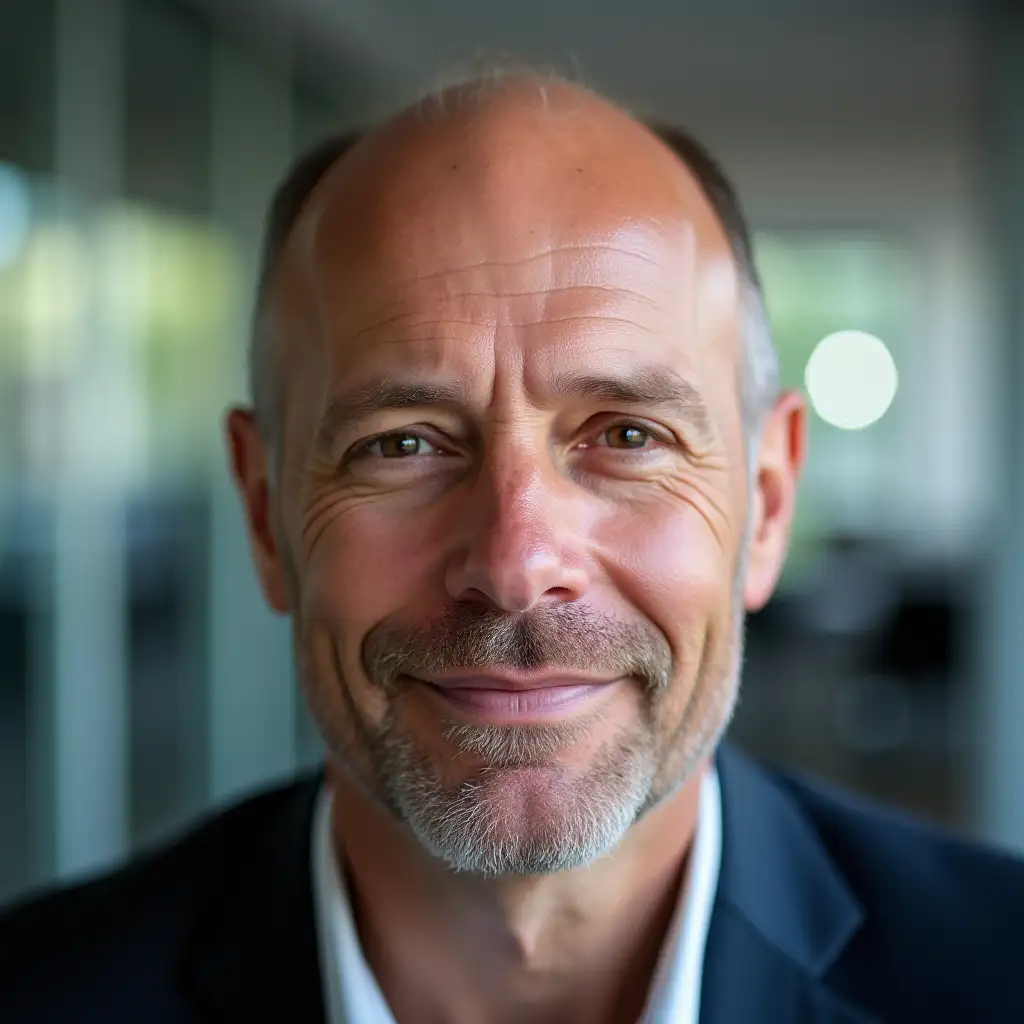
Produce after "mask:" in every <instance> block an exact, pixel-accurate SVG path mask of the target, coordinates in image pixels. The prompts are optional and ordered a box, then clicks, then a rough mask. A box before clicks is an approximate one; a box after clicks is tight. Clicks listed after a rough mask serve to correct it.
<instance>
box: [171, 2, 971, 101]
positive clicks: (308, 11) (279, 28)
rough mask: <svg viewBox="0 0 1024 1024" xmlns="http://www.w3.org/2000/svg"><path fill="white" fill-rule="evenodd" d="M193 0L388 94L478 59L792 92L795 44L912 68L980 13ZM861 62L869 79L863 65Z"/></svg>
mask: <svg viewBox="0 0 1024 1024" xmlns="http://www.w3.org/2000/svg"><path fill="white" fill-rule="evenodd" d="M184 2H186V3H188V4H190V5H192V6H197V7H202V8H203V9H205V10H206V11H207V12H209V13H210V14H212V16H213V17H215V18H216V19H217V20H219V21H220V22H222V23H223V24H225V25H226V26H229V27H230V28H231V29H232V30H234V31H243V32H246V33H247V34H249V35H252V34H254V33H259V34H260V35H262V36H263V37H264V38H265V39H266V40H268V41H270V43H271V45H274V44H280V41H281V40H290V41H291V44H292V46H293V49H292V50H291V55H292V57H293V59H294V66H295V67H296V68H297V69H299V70H300V72H302V73H303V74H304V76H305V77H307V78H308V79H309V80H310V81H311V82H316V83H317V84H318V85H319V86H320V87H322V88H325V89H327V90H332V89H334V88H336V87H338V86H341V85H345V86H349V87H350V86H351V85H352V83H353V81H355V80H361V81H363V82H365V83H366V85H367V86H369V87H371V88H372V89H373V90H374V92H375V93H376V94H378V95H381V96H382V97H383V98H385V99H391V98H399V97H402V96H404V95H406V94H407V93H408V92H409V91H411V90H413V89H416V88H418V87H420V86H422V85H423V83H424V80H425V79H426V80H429V79H430V78H431V77H433V76H435V75H436V74H437V72H438V70H439V69H444V68H445V67H447V66H449V65H451V64H453V63H455V62H458V61H464V60H466V59H467V58H472V57H474V56H478V55H480V54H482V53H483V54H488V55H494V54H502V55H512V56H515V57H516V58H519V59H523V60H526V61H529V62H530V63H533V64H541V65H548V64H553V65H555V66H557V67H559V68H560V69H565V68H566V66H567V65H568V67H569V69H570V70H573V71H576V70H578V71H581V72H582V74H583V76H584V77H585V78H586V79H587V80H588V81H592V82H594V83H595V84H598V85H600V86H601V87H603V88H605V89H609V90H611V91H613V92H615V93H616V94H622V93H625V94H627V96H629V97H633V96H639V97H640V98H646V97H647V95H649V94H654V95H658V94H661V93H663V92H664V91H665V90H666V89H671V88H672V87H673V86H674V85H675V84H677V83H684V82H685V83H687V84H688V83H689V82H691V81H697V80H702V79H707V80H708V81H711V82H715V83H716V84H717V85H718V86H720V87H723V88H729V87H732V88H734V89H737V90H739V91H742V92H746V91H747V90H748V89H749V87H750V80H751V79H753V80H754V81H755V82H756V85H757V88H758V89H761V88H763V87H765V85H766V84H767V85H769V86H770V85H771V83H772V82H775V83H776V86H777V87H778V88H786V89H787V91H790V92H792V91H794V90H793V89H792V88H790V87H791V86H793V85H795V84H796V83H795V82H794V81H793V80H792V79H793V76H794V75H796V74H797V71H798V69H795V68H794V67H793V66H792V63H791V61H790V59H789V55H790V54H791V53H792V52H793V51H794V50H795V49H798V48H799V49H801V50H803V51H806V52H808V53H809V54H810V55H811V56H812V57H813V58H815V59H814V60H812V61H811V63H812V65H813V64H815V63H816V64H818V65H821V67H822V69H823V70H824V71H826V72H827V71H828V70H829V67H830V55H829V50H830V46H829V42H830V41H835V40H841V39H844V38H845V39H846V41H847V45H846V47H845V51H844V52H850V46H849V40H850V38H851V37H852V39H853V41H854V42H856V43H858V44H859V45H860V47H861V50H862V51H863V52H862V56H863V57H864V59H867V60H870V55H871V50H872V39H873V37H874V36H875V35H877V34H878V33H879V32H882V33H883V34H885V33H887V34H888V35H889V36H892V35H893V34H894V33H895V35H896V37H897V38H898V40H899V42H900V45H901V46H902V48H903V51H904V58H905V59H906V60H908V61H909V62H910V63H911V65H913V64H914V62H915V61H916V60H920V58H921V54H920V53H919V51H920V49H921V48H920V46H919V45H918V40H919V38H920V36H921V35H922V30H923V34H924V35H927V34H928V32H929V29H930V27H931V26H934V25H936V24H953V23H956V22H957V21H958V20H960V19H963V18H964V17H966V12H969V10H970V3H969V0H672V2H668V0H629V2H628V3H623V2H622V0H514V2H505V3H494V2H488V0H260V2H259V3H258V4H254V3H253V0H184ZM925 50H927V47H925ZM773 55H774V59H773ZM924 56H925V57H928V56H929V55H928V54H927V53H925V54H924ZM932 56H934V55H932ZM859 64H860V66H859V68H858V71H859V72H862V71H863V60H862V61H861V62H859ZM745 69H746V72H747V73H746V74H745V73H744V72H745ZM723 71H727V72H728V74H727V75H726V74H723Z"/></svg>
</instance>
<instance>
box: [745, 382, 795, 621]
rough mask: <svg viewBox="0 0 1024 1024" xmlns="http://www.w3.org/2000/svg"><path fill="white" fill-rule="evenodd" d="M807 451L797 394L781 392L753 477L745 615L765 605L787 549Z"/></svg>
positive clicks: (765, 432) (768, 422)
mask: <svg viewBox="0 0 1024 1024" xmlns="http://www.w3.org/2000/svg"><path fill="white" fill-rule="evenodd" d="M805 450H806V406H805V402H804V398H803V396H802V395H801V394H800V393H799V392H786V393H784V394H783V395H782V396H781V397H780V398H779V399H778V401H777V402H776V403H775V406H774V408H773V409H772V411H771V412H770V413H769V415H768V417H767V418H766V420H765V424H764V428H763V430H762V435H761V443H760V447H759V449H758V452H757V456H756V457H757V458H758V466H757V469H756V472H755V473H754V475H753V486H754V488H755V493H754V495H753V496H752V501H751V504H750V514H751V516H752V517H753V521H752V523H751V525H750V528H749V529H750V536H749V545H750V547H749V550H748V552H747V565H746V577H745V580H744V584H743V601H744V606H745V607H746V609H747V610H748V611H757V610H758V609H760V608H762V607H763V606H764V605H765V604H767V602H768V600H769V598H770V597H771V596H772V593H773V592H774V590H775V586H776V583H777V582H778V579H779V575H780V573H781V572H782V566H783V564H784V563H785V560H786V552H787V550H788V548H789V539H790V531H791V529H792V524H793V514H794V511H795V508H796V489H797V483H798V481H799V478H800V472H801V470H802V469H803V463H804V457H805Z"/></svg>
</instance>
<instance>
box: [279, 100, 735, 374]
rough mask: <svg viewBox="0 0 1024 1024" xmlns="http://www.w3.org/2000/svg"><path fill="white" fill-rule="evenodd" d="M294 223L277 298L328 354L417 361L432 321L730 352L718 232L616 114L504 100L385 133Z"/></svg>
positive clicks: (725, 256)
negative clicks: (481, 112) (282, 290)
mask: <svg viewBox="0 0 1024 1024" xmlns="http://www.w3.org/2000/svg"><path fill="white" fill-rule="evenodd" d="M302 228H303V230H302V231H301V232H299V233H298V234H299V240H298V241H297V243H296V244H295V245H294V246H293V251H292V252H290V253H289V254H287V260H288V262H289V263H290V272H289V274H288V277H289V279H290V282H291V286H290V287H289V289H288V294H287V296H286V299H287V302H288V304H289V305H290V306H292V307H293V308H295V307H299V308H300V309H301V315H302V318H303V319H304V320H312V321H315V327H316V331H315V333H316V334H317V335H318V336H319V338H320V340H321V344H322V345H326V346H327V351H328V353H329V358H330V362H331V363H332V364H338V363H339V361H343V360H345V359H348V360H352V359H355V360H356V361H357V362H361V361H362V360H363V358H364V357H366V356H368V355H370V354H371V352H370V350H371V349H372V350H373V351H374V352H375V353H376V354H377V356H378V357H379V358H383V357H384V353H383V352H382V351H381V350H380V345H381V343H382V341H384V339H386V338H387V337H389V336H395V337H398V336H399V335H400V336H402V337H403V338H405V339H406V340H415V341H418V342H420V343H421V344H419V345H418V346H417V350H418V352H419V357H426V358H430V347H429V345H428V344H426V343H427V342H428V341H429V340H430V338H432V337H436V336H437V327H438V325H439V324H442V323H447V325H448V328H449V329H448V330H447V333H445V335H444V336H445V337H446V338H449V340H450V338H451V334H452V331H451V330H450V328H451V326H452V325H453V324H454V323H456V322H458V323H460V324H461V325H462V327H465V328H472V327H479V328H485V329H486V328H493V329H501V328H506V327H509V328H517V329H518V330H517V334H516V341H517V342H518V343H523V341H524V339H526V340H528V339H529V336H530V332H531V329H532V328H534V327H536V326H538V325H540V324H541V323H542V322H543V323H546V324H548V325H549V329H548V330H546V331H545V332H544V337H545V338H546V339H547V340H548V341H551V339H553V338H554V339H556V340H557V339H558V338H560V337H562V338H568V337H570V336H571V337H572V338H573V339H574V342H573V345H574V351H576V352H577V353H579V351H580V346H581V345H582V346H583V347H584V349H585V348H586V347H587V346H588V345H589V346H592V347H594V348H596V349H600V348H602V346H606V345H608V344H611V345H615V344H618V345H619V346H620V347H621V346H622V345H623V343H625V342H626V339H627V338H631V343H633V344H637V343H638V338H639V336H647V337H646V340H647V341H648V342H652V341H653V340H654V339H660V340H662V341H665V340H666V339H672V340H673V341H674V342H675V344H676V350H677V352H678V353H679V354H681V355H685V354H686V353H687V352H691V354H692V352H693V351H694V349H695V347H700V345H701V342H707V341H710V340H711V339H715V340H716V341H717V343H718V348H719V349H720V350H721V355H722V356H723V357H724V358H725V359H726V360H727V361H728V362H730V363H731V362H733V361H734V354H735V353H734V351H733V350H732V349H733V346H732V345H730V344H729V343H728V340H727V338H726V340H725V344H722V342H723V333H724V334H725V335H726V336H728V335H729V334H730V333H732V334H735V331H734V330H731V327H735V323H736V321H737V317H736V312H737V309H736V307H737V305H738V296H739V292H740V290H739V288H738V287H737V282H736V274H735V272H734V268H733V261H732V257H731V251H730V248H729V245H728V241H727V239H726V238H725V236H724V233H723V231H722V229H721V227H720V225H719V224H718V221H717V219H716V218H715V216H714V213H713V211H712V210H711V209H710V205H709V204H708V202H707V200H706V198H705V197H704V195H703V193H702V191H701V189H700V187H699V185H698V184H697V183H696V181H694V179H693V178H692V176H691V175H690V174H689V173H688V172H687V171H686V169H685V168H684V167H683V166H682V164H681V163H680V162H679V160H678V159H677V158H676V157H675V156H674V154H672V153H671V152H670V151H669V150H668V149H667V148H665V147H664V146H663V145H662V144H661V143H660V142H659V141H658V140H657V139H655V138H654V137H653V136H651V135H649V134H648V133H647V132H646V130H645V129H643V128H642V127H641V126H640V125H638V124H636V123H635V122H633V121H632V120H630V119H629V118H627V117H626V116H625V115H623V114H621V113H619V112H617V111H614V110H609V109H605V108H598V109H596V110H595V109H584V110H580V109H576V108H570V109H567V110H562V109H560V108H556V109H555V110H554V111H552V110H551V109H549V108H546V109H538V108H537V107H536V105H534V106H530V105H529V104H525V105H524V104H519V105H516V104H510V105H508V107H507V109H499V110H497V111H492V112H490V113H489V114H488V116H476V117H475V118H468V119H466V118H464V119H462V120H459V119H453V120H452V121H451V122H446V123H444V124H440V125H439V124H419V123H415V122H413V123H406V124H398V125H395V126H392V127H391V128H390V129H385V130H384V131H383V132H381V133H379V134H378V135H376V136H374V137H372V138H370V139H369V140H367V141H365V142H364V143H362V144H360V146H358V147H357V148H356V150H355V151H354V152H353V153H351V154H350V155H349V156H348V157H346V159H345V160H343V161H342V162H341V163H340V164H339V165H338V166H337V167H336V168H335V169H334V171H332V172H331V173H330V174H329V176H328V178H327V179H326V180H325V181H324V182H322V183H321V186H319V187H318V189H317V192H316V194H315V195H314V197H313V200H312V201H311V203H310V204H309V210H308V211H307V214H306V216H305V217H304V224H303V225H302ZM560 323H561V324H563V326H562V327H561V328H559V327H558V326H557V325H558V324H560ZM552 325H556V326H553V327H552ZM630 325H631V327H632V330H630V329H629V328H630ZM459 333H464V332H461V328H459V329H456V330H455V334H459ZM533 333H534V334H536V333H537V332H533ZM444 348H445V350H446V351H449V350H450V349H451V345H446V346H444ZM548 348H553V350H554V351H556V352H557V348H558V346H557V344H555V345H554V346H551V345H549V346H548ZM535 354H536V355H537V356H538V357H540V355H541V353H540V352H539V351H537V352H536V353H535ZM411 356H412V353H411V351H410V350H409V348H408V346H406V349H405V351H404V352H403V353H402V354H400V355H397V354H396V358H401V359H409V358H411ZM373 361H374V362H376V361H377V359H376V358H375V359H374V360H373ZM337 368H338V367H337V366H336V369H337Z"/></svg>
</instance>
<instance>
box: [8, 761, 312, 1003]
mask: <svg viewBox="0 0 1024 1024" xmlns="http://www.w3.org/2000/svg"><path fill="white" fill-rule="evenodd" d="M310 788H311V783H310V782H309V781H304V782H301V783H293V784H290V785H288V786H282V787H279V788H276V789H273V790H269V791H266V792H263V793H260V794H258V795H256V796H254V797H252V798H250V799H247V800H245V801H244V802H243V803H239V804H236V805H234V806H232V807H229V808H227V809H226V810H223V811H222V812H220V813H216V814H212V815H210V816H208V817H207V818H206V819H205V820H203V821H201V822H200V823H199V824H197V825H195V826H193V827H192V828H191V829H190V830H189V831H188V832H187V833H185V834H184V835H183V836H182V837H180V838H179V839H177V840H176V841H173V842H171V843H169V844H166V845H164V846H162V847H160V848H158V849H156V850H154V851H152V852H150V853H148V854H146V855H144V856H142V857H139V858H137V859H135V860H133V861H131V862H130V863H128V864H126V865H124V866H122V867H120V868H118V869H115V870H112V871H109V872H106V873H104V874H102V875H99V876H96V877H93V878H90V879H88V880H86V881H83V882H79V883H77V884H75V885H71V886H66V887H61V888H52V889H49V890H46V891H41V892H37V893H34V894H32V895H31V896H29V897H27V898H25V899H24V900H22V901H21V902H20V903H19V904H16V905H15V906H13V907H11V908H9V909H7V910H5V911H3V912H0V1019H3V1020H9V1019H10V1020H22V1019H24V1020H34V1019H42V1018H40V1017H38V1014H39V1009H40V1005H41V1004H40V1000H41V999H42V1000H44V1002H45V1005H48V1006H52V1007H53V1008H56V1006H57V1005H58V1004H57V1003H53V1002H52V1000H53V999H59V998H67V999H68V1000H69V1002H68V1004H67V1005H68V1006H71V1005H73V1003H72V1002H71V1000H75V1001H77V1002H78V1003H79V1005H90V1006H92V1007H93V1008H95V1007H96V1006H98V1005H107V1004H108V1001H109V999H111V998H115V997H113V996H111V995H110V993H109V991H108V990H110V989H114V990H115V991H116V992H118V993H119V994H118V996H117V997H116V998H117V999H119V1002H118V1003H117V1005H118V1006H128V1005H130V1004H131V1003H132V1002H133V1001H134V999H135V998H136V997H138V998H139V999H140V1000H142V1002H140V1005H145V1000H148V999H151V998H153V997H154V996H155V994H156V993H158V992H161V991H163V992H166V993H168V998H170V995H169V994H170V993H171V992H172V991H173V989H174V973H175V970H176V966H177V961H178V960H179V959H180V956H181V953H182V949H183V946H184V944H185V942H186V940H187V938H188V937H189V935H190V934H191V933H192V932H193V931H194V930H196V929H197V928H198V927H199V926H200V924H201V922H202V920H203V918H204V917H205V916H206V914H207V913H208V911H209V910H210V908H211V907H212V906H214V905H215V903H216V901H217V899H218V894H219V893H220V891H221V890H222V888H223V884H224V882H225V880H226V879H227V878H229V877H230V874H231V872H232V871H233V869H236V868H237V866H238V864H239V863H240V860H242V859H244V857H245V856H246V854H247V853H248V852H249V851H250V850H251V848H252V846H253V845H254V844H257V843H259V842H260V841H261V836H262V834H263V833H264V832H265V831H266V830H267V828H268V825H270V824H271V822H272V821H273V819H274V818H275V817H277V816H278V815H279V814H280V813H281V811H282V810H283V808H284V807H285V806H286V805H288V804H289V803H294V797H295V796H296V795H297V794H298V793H299V792H300V791H302V790H309V789H310ZM115 979H116V984H112V983H113V982H114V980H115ZM61 991H64V992H66V993H67V995H66V996H62V995H60V994H59V993H60V992H61ZM55 993H57V994H56V995H55ZM46 1000H50V1002H46ZM60 1005H63V1004H60ZM110 1005H111V1007H112V1010H113V1006H114V1004H110ZM25 1007H32V1008H33V1010H32V1012H31V1015H29V1014H28V1011H26V1010H25V1009H24V1008H25ZM159 1016H160V1015H159V1014H156V1013H154V1015H153V1018H152V1019H158V1018H159ZM61 1019H64V1018H61Z"/></svg>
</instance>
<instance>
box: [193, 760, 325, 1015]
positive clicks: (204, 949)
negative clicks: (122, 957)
mask: <svg viewBox="0 0 1024 1024" xmlns="http://www.w3.org/2000/svg"><path fill="white" fill-rule="evenodd" d="M320 784H321V776H320V775H317V776H316V777H315V778H312V779H307V780H305V781H303V782H302V783H300V784H298V785H296V786H293V787H291V789H289V790H287V791H285V792H284V793H283V794H281V795H280V796H279V797H278V802H277V803H276V804H275V805H273V806H272V807H271V808H270V810H269V811H266V812H265V813H264V814H262V815H253V818H254V820H252V821H251V822H249V827H248V829H247V830H246V832H245V833H242V834H240V835H239V836H238V837H236V838H234V839H233V840H232V849H231V851H230V852H229V853H226V855H225V870H224V873H223V877H222V885H223V890H222V891H221V892H220V893H213V894H211V902H212V903H213V905H214V909H213V910H212V912H211V913H210V914H209V915H208V918H207V920H206V922H205V923H204V925H203V927H202V928H201V930H200V933H199V934H198V936H197V937H196V939H195V941H194V943H193V945H192V947H191V949H190V950H189V951H188V952H187V957H188V959H187V961H186V964H185V967H184V970H185V974H186V986H187V988H188V989H189V990H190V992H191V994H192V995H193V997H194V998H195V1000H196V1001H197V1003H198V1005H199V1006H200V1007H201V1009H202V1012H203V1016H202V1019H203V1020H210V1021H236V1020H282V1021H283V1020H287V1021H302V1022H303V1024H307V1022H308V1024H322V1022H323V1020H324V1009H323V992H322V985H321V978H320V967H319V962H320V961H319V949H318V944H317V935H316V924H315V916H314V910H313V888H312V869H311V863H310V846H311V831H312V817H313V805H314V801H315V797H316V793H317V791H318V788H319V786H320ZM240 832H241V830H240Z"/></svg>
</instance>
